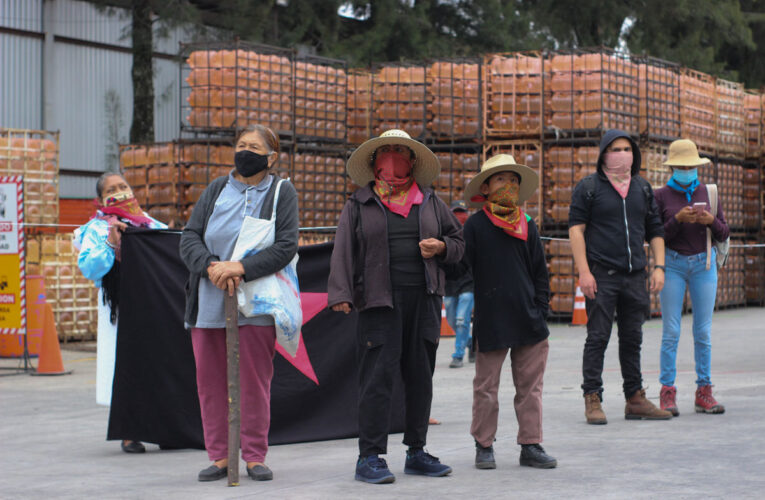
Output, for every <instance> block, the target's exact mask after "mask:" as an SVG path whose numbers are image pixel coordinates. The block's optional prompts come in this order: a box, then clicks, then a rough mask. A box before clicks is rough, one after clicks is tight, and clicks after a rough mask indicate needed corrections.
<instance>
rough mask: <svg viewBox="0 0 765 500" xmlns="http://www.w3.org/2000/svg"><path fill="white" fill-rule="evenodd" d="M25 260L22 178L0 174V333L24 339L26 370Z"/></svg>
mask: <svg viewBox="0 0 765 500" xmlns="http://www.w3.org/2000/svg"><path fill="white" fill-rule="evenodd" d="M25 263H26V259H25V249H24V180H23V177H22V176H20V175H15V176H0V335H16V336H17V337H18V336H21V337H22V338H23V342H24V354H23V357H24V371H28V370H30V369H31V363H30V360H29V345H28V339H27V308H26V304H27V302H26V269H25Z"/></svg>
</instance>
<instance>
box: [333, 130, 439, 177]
mask: <svg viewBox="0 0 765 500" xmlns="http://www.w3.org/2000/svg"><path fill="white" fill-rule="evenodd" d="M386 144H401V145H404V146H406V147H408V148H409V149H411V150H412V151H414V160H413V161H412V171H413V172H412V173H413V175H414V180H415V181H416V182H417V184H419V185H421V186H423V187H428V186H430V185H431V184H433V181H435V180H436V178H437V177H438V173H439V172H440V171H441V163H440V162H439V161H438V158H436V155H435V154H433V151H431V150H430V149H428V147H427V146H425V145H424V144H422V143H421V142H417V141H415V140H414V139H412V138H411V137H410V136H409V134H407V133H406V132H404V131H403V130H398V129H391V130H387V131H385V132H383V133H382V134H380V137H375V138H373V139H369V140H368V141H366V142H365V143H364V144H362V145H361V146H359V147H358V148H356V151H354V152H353V154H352V155H351V157H350V158H349V159H348V164H347V165H346V170H347V171H348V175H350V176H351V179H353V182H355V183H356V185H357V186H366V185H367V184H369V183H370V182H372V181H373V180H374V178H375V176H374V172H373V171H372V155H373V154H374V152H375V151H377V148H379V147H380V146H385V145H386Z"/></svg>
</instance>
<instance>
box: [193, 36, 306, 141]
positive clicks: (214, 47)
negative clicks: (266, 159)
mask: <svg viewBox="0 0 765 500" xmlns="http://www.w3.org/2000/svg"><path fill="white" fill-rule="evenodd" d="M292 55H293V51H291V50H289V49H282V48H277V47H269V46H266V45H259V44H253V43H247V42H241V41H234V42H212V43H197V44H188V45H182V46H181V54H180V56H181V57H182V58H184V64H183V66H182V68H181V76H182V85H181V114H182V117H183V119H184V121H183V123H182V127H183V128H184V130H188V131H192V132H198V133H221V132H227V133H233V131H235V130H237V129H243V128H244V127H246V126H247V125H250V124H254V123H259V124H261V125H266V126H268V127H270V128H271V129H273V130H274V131H275V132H277V133H278V134H279V135H286V136H291V135H292V134H293V133H294V132H293V131H294V125H295V123H294V88H293V85H294V82H293V73H294V68H293V60H292Z"/></svg>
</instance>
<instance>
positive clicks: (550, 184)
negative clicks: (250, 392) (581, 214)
mask: <svg viewBox="0 0 765 500" xmlns="http://www.w3.org/2000/svg"><path fill="white" fill-rule="evenodd" d="M598 153H599V149H598V147H597V146H594V145H578V144H573V143H555V142H546V143H545V151H544V175H543V176H542V186H541V187H540V189H541V190H542V193H543V197H544V218H543V227H544V229H545V234H548V235H556V236H561V237H563V236H565V237H567V236H568V211H569V205H570V203H571V194H572V193H573V191H574V187H575V186H576V185H577V183H578V182H579V181H580V180H582V179H583V178H584V177H586V176H588V175H590V174H593V173H595V171H596V168H597V163H598Z"/></svg>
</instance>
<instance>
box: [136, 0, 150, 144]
mask: <svg viewBox="0 0 765 500" xmlns="http://www.w3.org/2000/svg"><path fill="white" fill-rule="evenodd" d="M132 11H133V26H132V39H133V69H132V72H131V73H132V77H133V122H132V124H131V125H130V142H131V143H133V144H136V143H141V142H154V67H153V65H152V50H153V43H152V42H153V36H152V23H151V0H133V7H132Z"/></svg>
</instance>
